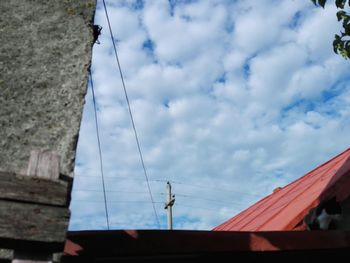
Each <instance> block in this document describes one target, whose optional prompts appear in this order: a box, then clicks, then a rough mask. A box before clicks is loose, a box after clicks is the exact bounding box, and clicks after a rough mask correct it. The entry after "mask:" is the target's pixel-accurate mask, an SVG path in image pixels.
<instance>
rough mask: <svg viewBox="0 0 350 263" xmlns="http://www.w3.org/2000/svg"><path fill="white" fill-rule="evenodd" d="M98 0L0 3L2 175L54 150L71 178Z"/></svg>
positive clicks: (21, 0) (36, 0)
mask: <svg viewBox="0 0 350 263" xmlns="http://www.w3.org/2000/svg"><path fill="white" fill-rule="evenodd" d="M95 4H96V3H95V0H0V14H1V15H0V171H7V172H16V173H20V172H21V171H23V169H25V168H26V166H27V164H28V160H29V155H30V151H31V150H33V149H45V150H46V149H47V150H55V151H57V152H58V153H59V154H60V156H61V163H60V168H61V173H62V174H64V175H69V176H71V175H72V171H73V167H74V159H75V149H76V143H77V139H78V133H79V127H80V121H81V116H82V109H83V104H84V96H85V93H86V87H87V77H88V71H87V70H88V67H89V65H90V60H91V47H92V41H93V35H92V28H91V24H92V21H93V16H94V11H95Z"/></svg>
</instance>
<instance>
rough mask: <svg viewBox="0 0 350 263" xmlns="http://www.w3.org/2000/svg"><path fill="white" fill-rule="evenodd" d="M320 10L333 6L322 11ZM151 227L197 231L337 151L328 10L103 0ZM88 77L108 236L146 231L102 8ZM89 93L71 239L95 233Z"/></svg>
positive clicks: (334, 58)
mask: <svg viewBox="0 0 350 263" xmlns="http://www.w3.org/2000/svg"><path fill="white" fill-rule="evenodd" d="M329 2H332V1H329ZM106 4H107V7H108V12H109V16H110V20H111V26H112V30H113V34H114V37H115V39H114V41H115V43H116V47H117V50H118V55H119V59H120V63H121V67H122V71H123V74H124V77H125V84H126V89H127V91H128V96H129V100H130V105H131V109H132V112H133V117H134V120H135V125H136V129H137V132H138V136H139V141H140V146H141V149H142V152H143V158H144V163H145V166H146V170H147V173H148V178H149V184H150V188H151V190H152V195H153V199H154V205H155V208H156V212H157V215H158V217H159V221H160V228H162V229H166V228H167V211H166V210H165V209H164V202H165V200H166V196H165V193H166V182H167V181H168V180H169V181H170V182H171V184H172V191H173V193H174V194H175V199H176V201H175V205H174V207H173V222H174V229H192V230H209V229H212V228H213V227H215V226H217V225H219V224H221V223H223V222H224V221H225V220H227V219H229V218H231V217H232V216H234V215H236V214H237V213H238V212H240V211H242V210H244V209H245V208H247V207H249V206H250V205H252V204H253V203H255V202H256V201H258V200H259V199H261V198H263V197H264V196H266V195H268V194H271V193H272V191H273V189H275V188H276V187H283V186H284V185H286V184H288V183H290V182H291V181H293V180H295V179H297V178H299V177H300V176H302V175H303V174H305V173H306V172H308V171H310V170H312V169H313V168H315V167H316V166H318V165H320V164H322V163H323V162H325V161H327V160H328V159H330V158H331V157H333V156H335V155H336V154H338V153H340V152H342V151H344V150H345V149H347V148H348V147H349V140H348V134H349V130H350V82H349V80H350V75H349V73H348V72H349V71H348V61H346V60H344V59H343V58H341V57H340V56H338V55H336V54H335V53H334V52H333V49H332V41H333V37H334V34H336V33H338V32H339V31H340V24H339V23H338V22H337V19H336V16H335V13H336V8H335V7H334V6H333V5H334V3H333V4H332V3H330V4H329V5H327V6H326V8H325V9H322V8H317V7H315V6H314V5H313V4H312V2H311V1H307V0H294V1H290V0H284V1H280V0H264V1H261V0H249V1H244V0H241V1H219V0H217V1H216V0H213V1H184V0H177V1H176V0H169V1H166V0H157V1H156V0H154V1H152V0H148V1H136V0H135V1H134V0H127V1H112V0H106ZM95 24H98V25H100V26H102V28H103V29H102V35H101V36H100V37H99V41H100V44H95V45H94V47H93V58H92V74H93V82H94V88H95V95H96V102H97V116H98V122H99V128H100V140H101V150H102V158H103V171H104V177H105V184H106V197H107V206H108V214H109V221H110V228H111V229H158V228H159V226H158V225H157V221H156V216H155V213H154V211H153V208H152V203H151V199H150V195H149V193H148V189H147V183H146V179H145V176H144V172H143V170H142V165H141V162H140V157H139V154H138V150H137V145H136V141H135V137H134V133H133V130H132V125H131V121H130V116H129V112H128V107H127V104H126V101H125V96H124V93H123V87H122V83H121V79H120V75H119V71H118V68H117V64H116V61H115V57H114V53H113V46H112V42H111V38H110V35H109V31H108V25H107V21H106V17H105V14H104V9H103V5H102V1H101V0H98V5H97V10H96V15H95ZM98 156H99V155H98V146H97V139H96V129H95V119H94V110H93V102H92V92H91V86H90V85H89V87H88V92H87V95H86V104H85V107H84V113H83V119H82V124H81V130H80V135H79V142H78V148H77V159H76V166H75V178H74V186H73V193H72V202H71V206H70V209H71V212H72V215H71V221H70V226H69V228H70V230H84V229H106V217H105V210H104V209H105V207H104V202H103V192H102V183H101V172H100V163H99V157H98Z"/></svg>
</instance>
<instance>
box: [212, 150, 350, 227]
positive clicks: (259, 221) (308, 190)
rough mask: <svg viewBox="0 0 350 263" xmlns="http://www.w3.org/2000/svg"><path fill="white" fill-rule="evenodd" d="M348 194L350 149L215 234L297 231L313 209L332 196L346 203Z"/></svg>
mask: <svg viewBox="0 0 350 263" xmlns="http://www.w3.org/2000/svg"><path fill="white" fill-rule="evenodd" d="M349 194H350V148H349V149H347V150H346V151H344V152H343V153H341V154H339V155H337V156H336V157H334V158H333V159H331V160H329V161H328V162H326V163H324V164H322V165H320V166H319V167H317V168H316V169H314V170H312V171H311V172H309V173H307V174H305V175H304V176H302V177H300V178H299V179H297V180H295V181H294V182H292V183H290V184H288V185H287V186H285V187H283V188H281V189H279V190H278V191H275V192H274V193H272V194H271V195H269V196H267V197H265V198H263V199H262V200H260V201H259V202H257V203H255V204H254V205H252V206H251V207H249V208H248V209H246V210H244V211H243V212H241V213H239V214H238V215H236V216H234V217H233V218H231V219H229V220H227V221H226V222H224V223H223V224H221V225H219V226H217V227H215V228H214V229H213V230H214V231H275V230H276V231H279V230H296V229H298V227H297V225H298V223H300V222H302V220H303V218H304V217H305V215H306V214H307V213H308V212H309V210H310V209H311V208H313V207H316V206H317V205H318V204H319V203H320V202H322V201H324V200H327V199H329V198H331V197H333V196H336V199H337V201H343V200H345V199H346V198H347V197H348V196H349Z"/></svg>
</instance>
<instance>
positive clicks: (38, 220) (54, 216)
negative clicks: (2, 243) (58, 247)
mask: <svg viewBox="0 0 350 263" xmlns="http://www.w3.org/2000/svg"><path fill="white" fill-rule="evenodd" d="M68 219H69V209H68V208H63V207H54V206H45V205H36V204H27V203H18V202H12V201H3V200H0V236H1V237H2V238H10V239H17V240H28V241H41V242H62V243H63V242H64V241H65V239H66V230H67V227H68Z"/></svg>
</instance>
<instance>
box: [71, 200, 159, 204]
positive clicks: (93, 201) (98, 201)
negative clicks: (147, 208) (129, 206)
mask: <svg viewBox="0 0 350 263" xmlns="http://www.w3.org/2000/svg"><path fill="white" fill-rule="evenodd" d="M74 201H75V202H87V203H102V202H104V201H103V200H84V199H74ZM108 203H148V201H137V200H109V201H108ZM154 203H155V204H164V202H154Z"/></svg>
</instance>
